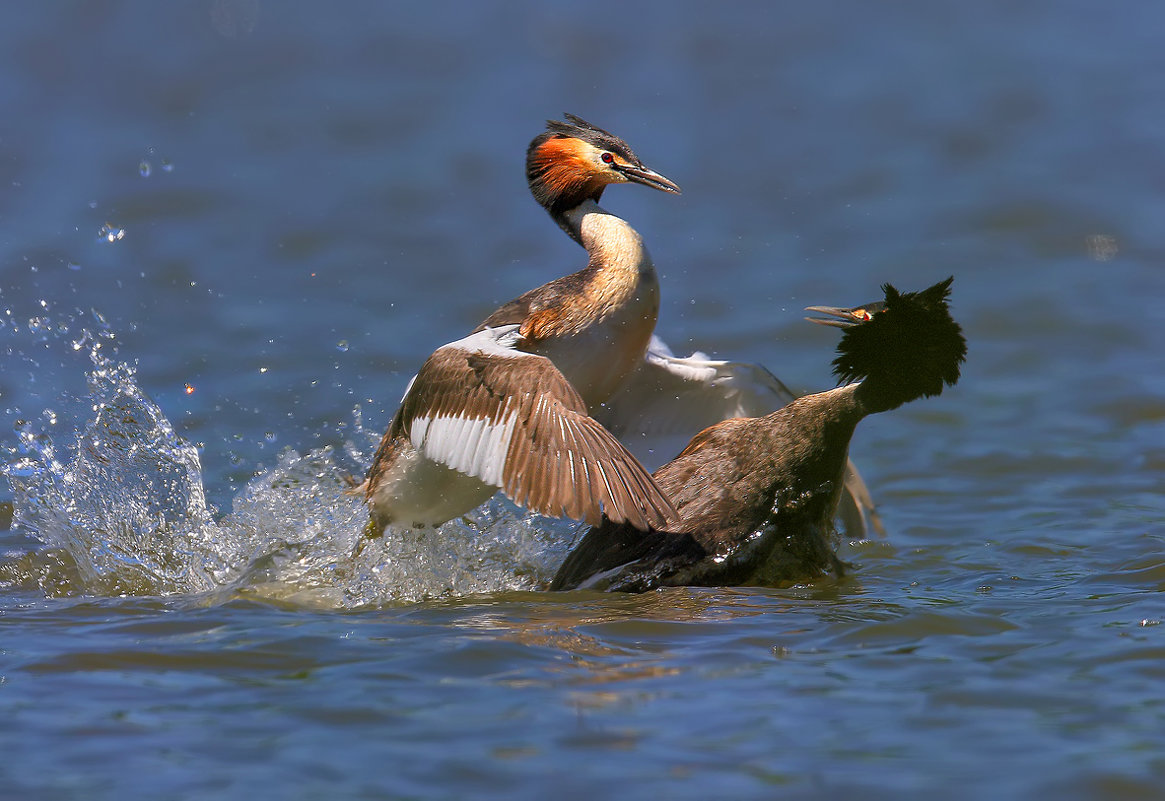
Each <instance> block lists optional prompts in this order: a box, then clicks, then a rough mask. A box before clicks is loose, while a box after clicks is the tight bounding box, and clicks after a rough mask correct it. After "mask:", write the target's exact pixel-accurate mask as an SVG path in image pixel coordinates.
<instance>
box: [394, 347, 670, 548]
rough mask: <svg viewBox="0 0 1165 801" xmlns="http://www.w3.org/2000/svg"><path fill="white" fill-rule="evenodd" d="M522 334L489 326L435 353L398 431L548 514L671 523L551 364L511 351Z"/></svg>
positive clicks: (645, 480)
mask: <svg viewBox="0 0 1165 801" xmlns="http://www.w3.org/2000/svg"><path fill="white" fill-rule="evenodd" d="M516 328H517V327H516V326H504V327H503V328H501V329H491V328H486V329H484V330H482V331H479V332H476V333H474V334H472V335H470V336H469V337H466V338H465V339H463V340H460V341H458V342H454V343H451V344H449V345H445V346H444V347H441V348H439V349H438V350H437V351H436V352H434V353H433V355H432V356H430V357H429V359H428V361H426V362H425V364H424V366H422V367H421V370H420V372H419V373H418V374H417V377H416V378H415V379H414V381H413V383H412V385H411V387H410V389H409V392H408V393H407V395H406V396H405V399H404V401H403V403H402V404H401V410H400V413H399V414H398V415H397V418H396V419H394V421H393V426H394V428H397V429H398V430H399V431H401V432H403V433H406V434H407V435H408V437H409V439H410V441H411V442H412V444H413V447H415V448H416V449H417V450H419V451H420V452H421V453H422V454H423V455H424V456H425V457H427V458H428V459H431V460H433V461H435V462H439V463H441V464H444V465H447V466H448V467H451V468H453V469H455V470H458V471H460V472H462V473H465V474H467V475H471V476H474V477H476V478H479V479H481V480H482V481H484V482H486V483H488V484H492V485H494V486H497V487H500V488H501V489H502V491H503V492H505V494H506V495H507V496H509V497H510V498H511V499H512V500H513V501H514V502H515V503H518V504H520V505H522V506H525V507H526V508H528V509H531V510H533V511H535V512H538V513H539V514H544V515H550V516H555V517H560V516H565V517H571V518H574V519H576V520H585V521H587V522H588V523H591V524H598V523H599V522H601V520H602V517H603V515H604V514H606V515H607V517H609V518H610V519H611V520H613V521H617V522H623V521H625V522H627V523H630V524H631V525H633V526H635V527H636V528H639V529H643V530H646V529H648V528H651V527H657V528H662V527H664V526H666V525H667V523H668V521H669V520H671V519H674V518H675V517H676V513H675V509H674V508H673V507H672V505H671V503H670V502H669V501H668V499H667V498H666V496H664V494H663V492H662V491H660V489H659V487H658V486H656V484H655V482H654V481H653V480H652V478H651V476H650V475H649V474H648V472H647V470H646V469H644V467H643V466H642V465H641V464H640V463H639V462H638V461H637V460H636V459H635V457H634V456H633V455H632V454H631V453H630V452H629V451H628V450H627V449H626V448H625V447H623V445H622V444H620V442H619V441H618V440H617V439H616V438H615V437H614V436H612V435H611V433H610V432H608V431H607V430H606V429H604V428H603V427H602V425H600V424H599V423H598V422H596V421H595V420H594V419H592V418H591V417H589V416H588V415H587V413H586V406H585V404H584V403H583V401H582V399H581V398H580V397H579V395H578V393H577V392H576V391H575V389H574V387H572V386H571V385H570V383H569V382H568V381H567V380H566V378H565V377H564V376H563V375H562V373H560V372H559V371H558V369H557V368H556V367H555V366H554V364H553V363H552V362H551V361H550V360H549V359H547V358H545V357H543V356H537V355H534V354H529V353H525V352H522V351H518V350H515V349H514V348H513V347H511V345H512V343H513V342H514V340H515V337H514V333H515V329H516Z"/></svg>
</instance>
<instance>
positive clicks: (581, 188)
mask: <svg viewBox="0 0 1165 801" xmlns="http://www.w3.org/2000/svg"><path fill="white" fill-rule="evenodd" d="M565 117H566V122H561V121H558V120H547V122H546V131H545V132H544V133H541V134H539V135H538V136H536V137H535V138H534V141H532V142H531V143H530V147H529V149H528V150H527V151H526V179H527V180H528V181H529V183H530V191H531V193H533V195H534V199H535V200H537V201H538V202H539V203H540V204H541V205H542V206H543V208H545V209H546V210H547V211H549V212H550V213H551V214H552V215H555V216H558V215H561V214H562V213H563V212H566V211H568V210H569V209H573V208H575V207H576V206H578V205H579V204H581V203H583V202H584V201H587V200H594V201H596V202H597V201H598V200H599V198H600V197H602V194H603V189H605V188H606V187H607V186H608V185H610V184H622V183H637V184H642V185H644V186H650V187H651V188H652V189H658V190H660V191H661V192H671V193H674V194H679V193H680V188H679V187H678V186H677V185H676V184H675V183H673V182H672V181H670V180H668V179H667V178H665V177H664V176H662V175H660V174H659V173H657V172H655V171H654V170H652V169H650V168H648V167H647V166H646V165H644V163H643V162H642V161H640V160H639V157H638V156H636V155H635V153H634V151H632V150H631V147H630V146H629V145H628V144H627V143H626V142H624V141H623V140H622V139H620V138H619V137H617V136H615V135H614V134H611V133H608V132H607V131H604V130H603V129H602V128H599V127H597V126H595V125H591V124H590V123H589V122H587V121H586V120H584V119H582V118H581V117H576V116H574V115H573V114H566V115H565Z"/></svg>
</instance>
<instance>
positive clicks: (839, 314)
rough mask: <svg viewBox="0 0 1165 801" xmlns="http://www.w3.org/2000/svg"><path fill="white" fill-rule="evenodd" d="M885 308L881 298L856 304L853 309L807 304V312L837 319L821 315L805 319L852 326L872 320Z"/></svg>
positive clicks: (833, 324) (834, 325)
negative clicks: (820, 315)
mask: <svg viewBox="0 0 1165 801" xmlns="http://www.w3.org/2000/svg"><path fill="white" fill-rule="evenodd" d="M885 308H886V304H885V303H884V302H883V301H880V300H879V301H876V302H874V303H866V304H865V305H862V306H854V307H853V308H851V309H843V308H840V307H838V306H806V307H805V311H807V312H814V313H816V314H827V315H829V316H830V317H832V318H835V319H823V318H821V317H806V318H805V319H806V320H808V321H809V322H811V323H820V324H821V325H832V326H833V327H835V328H850V327H851V326H855V325H858V324H860V323H864V322H866V321H868V320H872V319H873V318H874V315H875V314H877V313H878V312H880V311H882V310H883V309H885Z"/></svg>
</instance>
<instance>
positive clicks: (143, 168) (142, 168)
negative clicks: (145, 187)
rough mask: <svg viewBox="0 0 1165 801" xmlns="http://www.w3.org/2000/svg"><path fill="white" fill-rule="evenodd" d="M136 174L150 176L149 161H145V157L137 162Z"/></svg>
mask: <svg viewBox="0 0 1165 801" xmlns="http://www.w3.org/2000/svg"><path fill="white" fill-rule="evenodd" d="M138 174H139V175H141V176H142V177H143V178H149V177H150V162H148V161H146V160H145V159H142V161H141V163H140V164H138Z"/></svg>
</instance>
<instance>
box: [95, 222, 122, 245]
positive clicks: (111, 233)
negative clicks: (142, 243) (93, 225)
mask: <svg viewBox="0 0 1165 801" xmlns="http://www.w3.org/2000/svg"><path fill="white" fill-rule="evenodd" d="M124 236H125V229H124V228H118V227H117V226H116V225H114V224H113V223H106V224H105V225H103V226H101V228H100V229H98V231H97V238H98V239H104V240H105V241H106V242H117V241H119V240H120V239H122V238H123V237H124Z"/></svg>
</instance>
